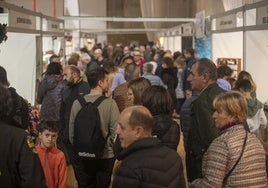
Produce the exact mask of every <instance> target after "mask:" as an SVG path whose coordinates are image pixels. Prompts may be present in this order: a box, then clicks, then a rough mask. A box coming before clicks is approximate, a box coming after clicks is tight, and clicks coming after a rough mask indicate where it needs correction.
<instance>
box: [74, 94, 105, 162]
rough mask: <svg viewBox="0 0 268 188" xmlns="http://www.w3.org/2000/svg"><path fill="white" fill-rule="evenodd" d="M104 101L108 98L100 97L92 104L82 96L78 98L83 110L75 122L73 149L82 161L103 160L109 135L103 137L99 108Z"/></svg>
mask: <svg viewBox="0 0 268 188" xmlns="http://www.w3.org/2000/svg"><path fill="white" fill-rule="evenodd" d="M104 99H106V97H104V96H100V97H99V98H97V99H96V101H95V102H94V103H92V102H86V100H85V98H84V97H82V96H79V97H78V101H79V103H80V104H81V106H82V108H81V109H80V110H79V112H78V113H77V115H76V118H75V121H74V137H73V147H74V150H75V152H76V153H77V155H78V156H79V157H80V158H82V159H101V158H102V156H103V152H104V146H105V143H106V140H107V138H108V136H109V134H108V135H107V136H106V138H104V137H103V135H102V131H101V120H100V115H99V110H98V106H99V104H100V103H101V102H102V101H103V100H104Z"/></svg>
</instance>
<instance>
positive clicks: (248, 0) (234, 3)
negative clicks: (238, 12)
mask: <svg viewBox="0 0 268 188" xmlns="http://www.w3.org/2000/svg"><path fill="white" fill-rule="evenodd" d="M259 1H263V0H222V3H223V7H224V10H225V11H228V10H232V9H235V8H238V7H241V6H243V5H245V4H252V3H257V2H259Z"/></svg>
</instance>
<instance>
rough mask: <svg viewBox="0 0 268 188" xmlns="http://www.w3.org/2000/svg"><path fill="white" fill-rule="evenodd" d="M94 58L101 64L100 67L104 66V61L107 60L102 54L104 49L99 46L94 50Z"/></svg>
mask: <svg viewBox="0 0 268 188" xmlns="http://www.w3.org/2000/svg"><path fill="white" fill-rule="evenodd" d="M93 55H94V59H95V61H96V63H97V64H98V65H99V67H103V62H104V61H105V59H104V57H103V55H102V49H99V48H97V49H96V50H95V51H94V54H93Z"/></svg>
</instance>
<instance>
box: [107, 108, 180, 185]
mask: <svg viewBox="0 0 268 188" xmlns="http://www.w3.org/2000/svg"><path fill="white" fill-rule="evenodd" d="M152 125H153V117H152V115H151V113H150V112H149V110H148V109H146V108H145V107H143V106H132V107H128V108H126V109H125V110H123V111H122V113H121V115H120V116H119V120H118V127H117V130H116V133H117V134H118V136H119V140H120V142H121V147H122V148H123V149H124V150H123V151H122V152H120V153H119V154H118V156H117V159H118V160H121V161H122V162H121V164H120V166H119V168H118V169H117V171H116V172H115V177H114V180H113V184H112V186H113V187H116V188H121V187H122V188H123V187H124V188H125V187H127V188H131V187H133V188H134V187H135V188H136V187H185V180H184V176H183V167H182V162H181V158H180V156H179V155H178V154H177V153H176V151H174V150H172V149H169V148H167V147H166V146H163V145H162V144H161V143H160V141H159V139H157V138H153V137H152Z"/></svg>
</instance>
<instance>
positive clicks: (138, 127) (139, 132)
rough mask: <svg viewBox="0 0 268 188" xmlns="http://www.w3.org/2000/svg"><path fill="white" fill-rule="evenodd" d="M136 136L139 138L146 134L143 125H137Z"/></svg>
mask: <svg viewBox="0 0 268 188" xmlns="http://www.w3.org/2000/svg"><path fill="white" fill-rule="evenodd" d="M135 131H136V132H135V136H136V137H137V138H140V137H141V136H142V135H143V134H144V129H143V127H142V126H137V127H135Z"/></svg>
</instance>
